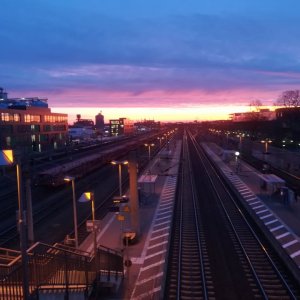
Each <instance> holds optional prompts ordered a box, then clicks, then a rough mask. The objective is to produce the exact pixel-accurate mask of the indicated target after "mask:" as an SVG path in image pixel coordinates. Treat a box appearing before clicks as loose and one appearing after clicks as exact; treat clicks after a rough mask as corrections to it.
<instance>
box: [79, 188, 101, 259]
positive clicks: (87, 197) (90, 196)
mask: <svg viewBox="0 0 300 300" xmlns="http://www.w3.org/2000/svg"><path fill="white" fill-rule="evenodd" d="M78 202H81V203H86V202H91V205H92V222H93V236H94V256H95V261H96V257H97V232H96V227H95V200H94V193H92V192H85V193H83V194H82V195H81V196H80V198H79V199H78Z"/></svg>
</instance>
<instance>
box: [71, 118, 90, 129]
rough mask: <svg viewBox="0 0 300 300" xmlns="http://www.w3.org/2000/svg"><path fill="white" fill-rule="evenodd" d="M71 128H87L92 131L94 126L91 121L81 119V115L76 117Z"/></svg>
mask: <svg viewBox="0 0 300 300" xmlns="http://www.w3.org/2000/svg"><path fill="white" fill-rule="evenodd" d="M73 127H77V128H82V127H86V128H87V127H88V128H92V129H94V127H95V124H94V121H93V120H91V119H82V118H81V115H77V121H76V122H74V123H73Z"/></svg>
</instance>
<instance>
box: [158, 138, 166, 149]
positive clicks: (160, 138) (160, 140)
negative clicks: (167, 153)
mask: <svg viewBox="0 0 300 300" xmlns="http://www.w3.org/2000/svg"><path fill="white" fill-rule="evenodd" d="M157 139H158V140H159V148H161V140H164V139H165V138H164V137H163V136H162V137H158V138H157Z"/></svg>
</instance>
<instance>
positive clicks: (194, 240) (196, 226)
mask: <svg viewBox="0 0 300 300" xmlns="http://www.w3.org/2000/svg"><path fill="white" fill-rule="evenodd" d="M186 138H187V137H186V135H185V136H184V142H183V153H182V155H183V164H182V166H181V168H182V170H181V178H180V183H179V189H178V201H177V204H176V208H175V218H174V226H173V231H172V242H171V243H172V245H171V247H170V259H169V265H168V274H167V284H166V290H165V291H166V293H165V298H166V299H208V295H211V296H212V295H213V285H212V282H211V275H210V268H209V262H208V257H207V249H206V244H205V240H204V239H203V231H202V229H201V226H200V222H199V202H198V198H197V195H196V193H195V186H194V181H193V177H192V172H191V161H190V157H189V152H188V145H187V141H186ZM175 220H176V221H175ZM208 281H210V283H208Z"/></svg>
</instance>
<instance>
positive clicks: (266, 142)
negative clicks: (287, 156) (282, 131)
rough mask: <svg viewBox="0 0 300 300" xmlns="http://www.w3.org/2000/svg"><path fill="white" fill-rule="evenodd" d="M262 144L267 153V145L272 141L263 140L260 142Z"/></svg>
mask: <svg viewBox="0 0 300 300" xmlns="http://www.w3.org/2000/svg"><path fill="white" fill-rule="evenodd" d="M260 142H261V143H262V144H265V153H268V144H271V143H272V141H271V140H270V139H265V140H262V141H260Z"/></svg>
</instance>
